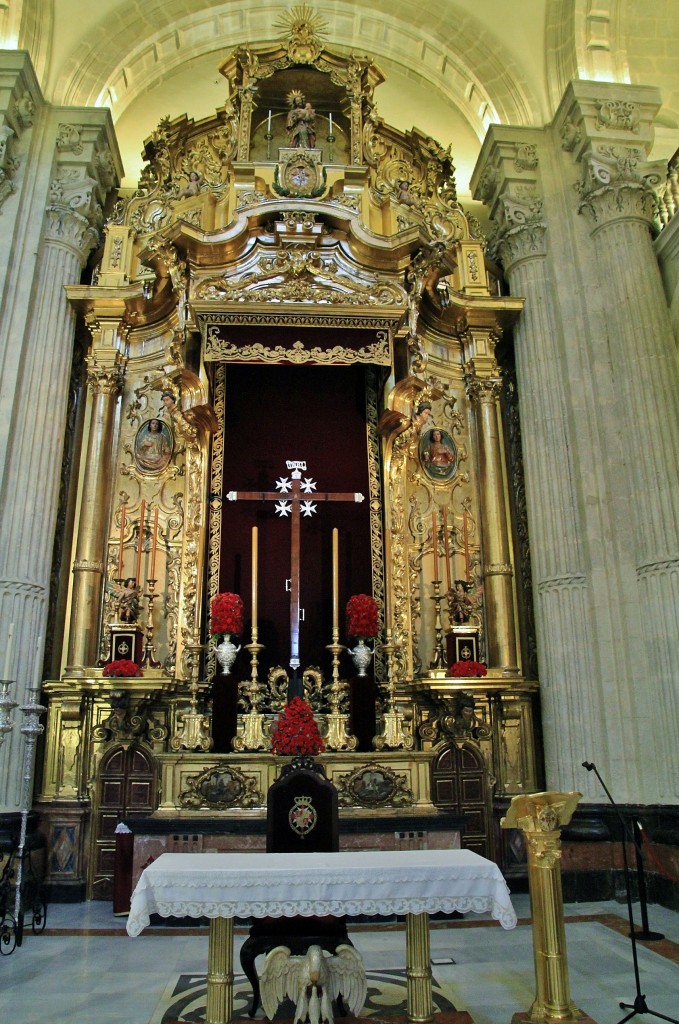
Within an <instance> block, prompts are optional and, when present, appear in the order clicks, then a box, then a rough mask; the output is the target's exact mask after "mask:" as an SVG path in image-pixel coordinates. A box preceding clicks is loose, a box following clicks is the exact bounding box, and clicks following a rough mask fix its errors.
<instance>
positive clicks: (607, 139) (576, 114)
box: [554, 79, 661, 161]
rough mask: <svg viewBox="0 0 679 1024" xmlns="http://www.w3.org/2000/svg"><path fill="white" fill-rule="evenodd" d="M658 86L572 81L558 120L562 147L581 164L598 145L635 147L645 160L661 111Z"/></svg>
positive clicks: (555, 120) (564, 97)
mask: <svg viewBox="0 0 679 1024" xmlns="http://www.w3.org/2000/svg"><path fill="white" fill-rule="evenodd" d="M660 105H661V97H660V92H659V90H658V89H656V88H655V86H645V85H626V84H623V83H620V82H587V81H582V80H579V79H578V80H575V81H572V82H569V84H568V86H567V88H566V91H565V92H564V95H563V99H562V100H561V103H560V105H559V109H558V110H557V112H556V115H555V118H554V130H555V131H556V133H557V136H559V137H560V138H561V148H562V149H563V150H564V151H565V152H568V153H572V154H573V158H574V159H575V160H576V161H579V160H581V159H582V158H583V156H584V154H585V153H586V152H587V150H588V148H589V147H591V146H597V145H608V146H619V145H621V146H633V147H635V148H637V149H640V150H641V151H642V159H643V158H644V157H645V156H647V155H648V153H649V152H650V149H651V146H652V145H653V120H654V118H655V116H656V114H657V112H658V110H659V109H660Z"/></svg>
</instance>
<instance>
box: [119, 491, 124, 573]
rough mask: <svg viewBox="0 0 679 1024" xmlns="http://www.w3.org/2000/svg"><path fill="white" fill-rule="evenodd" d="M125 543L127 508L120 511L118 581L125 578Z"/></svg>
mask: <svg viewBox="0 0 679 1024" xmlns="http://www.w3.org/2000/svg"><path fill="white" fill-rule="evenodd" d="M124 541H125V506H124V505H123V507H122V508H121V510H120V543H119V545H118V579H119V580H121V579H122V578H123V543H124Z"/></svg>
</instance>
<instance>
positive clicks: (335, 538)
mask: <svg viewBox="0 0 679 1024" xmlns="http://www.w3.org/2000/svg"><path fill="white" fill-rule="evenodd" d="M332 628H333V629H339V533H338V531H337V527H334V528H333V531H332ZM333 643H334V641H333Z"/></svg>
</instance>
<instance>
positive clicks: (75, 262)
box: [0, 108, 114, 812]
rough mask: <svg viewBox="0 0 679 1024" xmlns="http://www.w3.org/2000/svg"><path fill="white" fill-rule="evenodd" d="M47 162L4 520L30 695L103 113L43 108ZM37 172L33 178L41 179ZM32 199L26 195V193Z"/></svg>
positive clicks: (93, 226) (101, 190) (16, 770)
mask: <svg viewBox="0 0 679 1024" xmlns="http://www.w3.org/2000/svg"><path fill="white" fill-rule="evenodd" d="M44 119H45V123H44V125H43V136H42V143H43V144H42V148H41V150H40V152H39V153H35V154H34V156H35V159H36V160H39V161H43V162H47V166H48V169H49V174H48V175H44V180H45V183H46V185H47V188H46V190H45V192H44V193H43V202H44V204H45V205H44V206H43V207H42V208H38V207H35V202H36V200H35V194H33V195H32V197H31V201H32V202H33V203H34V207H35V208H33V209H32V210H29V208H28V206H27V205H25V206H24V209H23V216H24V217H32V218H34V219H35V218H36V217H39V218H40V221H41V223H42V237H41V241H40V249H39V259H38V260H36V262H35V264H34V270H33V272H34V278H33V282H32V288H31V289H30V300H29V298H28V296H27V301H30V307H29V310H28V313H27V316H26V319H25V329H24V331H23V335H22V336H18V335H16V334H15V335H14V336H13V338H12V343H13V345H14V346H16V347H17V350H18V351H19V353H20V358H19V365H18V373H17V385H16V394H15V396H14V400H13V403H12V412H11V424H10V434H9V437H8V441H7V450H6V456H5V463H4V474H3V482H2V486H3V500H4V514H3V516H2V520H1V521H0V644H1V643H2V642H3V641H4V638H5V637H6V635H7V632H8V629H9V625H10V624H11V623H14V658H13V664H12V667H11V671H12V675H13V676H14V677H15V678H16V679H17V683H16V690H15V697H16V699H18V700H19V701H23V700H24V699H25V693H26V690H27V687H28V685H29V684H30V683H32V682H33V681H34V680H35V678H36V674H37V671H38V667H37V664H36V662H37V659H38V657H41V656H42V653H41V652H38V651H37V649H36V640H37V637H38V636H39V635H40V634H43V635H44V632H45V628H46V619H45V616H46V610H47V599H48V593H49V583H50V570H51V563H52V548H53V543H54V529H55V524H56V509H57V500H58V494H59V485H60V475H61V460H62V452H63V436H64V430H65V419H66V410H67V392H68V381H69V377H70V372H71V359H72V351H73V333H74V326H75V323H74V320H75V316H74V313H73V311H72V310H71V308H70V306H69V305H68V302H67V300H66V295H65V292H64V285H66V284H75V283H77V282H79V280H80V275H81V272H82V269H83V267H84V265H85V261H86V260H87V257H88V255H89V253H90V251H91V249H92V248H93V246H95V245H96V244H97V242H98V240H99V230H100V228H101V225H102V201H103V199H104V197H105V194H106V191H107V190H108V188H110V187H111V185H112V184H113V182H114V159H113V157H112V155H111V151H110V149H109V142H114V140H113V136H112V130H111V124H110V115H109V114H108V112H107V111H103V110H101V111H89V110H80V109H78V110H67V109H65V108H60V109H56V110H49V111H48V112H45V114H44ZM38 180H39V179H38V178H37V177H36V178H35V179H34V181H33V184H34V185H35V184H37V181H38ZM26 202H28V198H26ZM20 742H21V736H20V734H19V732H18V729H15V730H14V733H12V734H10V735H9V736H8V737H7V739H6V741H5V743H4V744H3V747H2V750H1V751H0V780H1V782H2V785H3V787H4V788H3V790H2V791H0V812H2V811H3V810H4V811H13V810H16V808H17V806H18V802H19V794H20V788H21V770H20V766H21V757H20V756H19V744H20Z"/></svg>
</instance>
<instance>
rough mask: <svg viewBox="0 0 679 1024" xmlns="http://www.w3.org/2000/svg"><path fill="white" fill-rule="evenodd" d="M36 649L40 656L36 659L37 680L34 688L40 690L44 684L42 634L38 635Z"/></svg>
mask: <svg viewBox="0 0 679 1024" xmlns="http://www.w3.org/2000/svg"><path fill="white" fill-rule="evenodd" d="M35 649H36V651H37V652H38V656H37V658H36V659H35V682H34V684H33V689H34V690H39V689H40V687H41V685H42V635H40V636H39V637H38V642H37V643H36V645H35Z"/></svg>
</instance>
